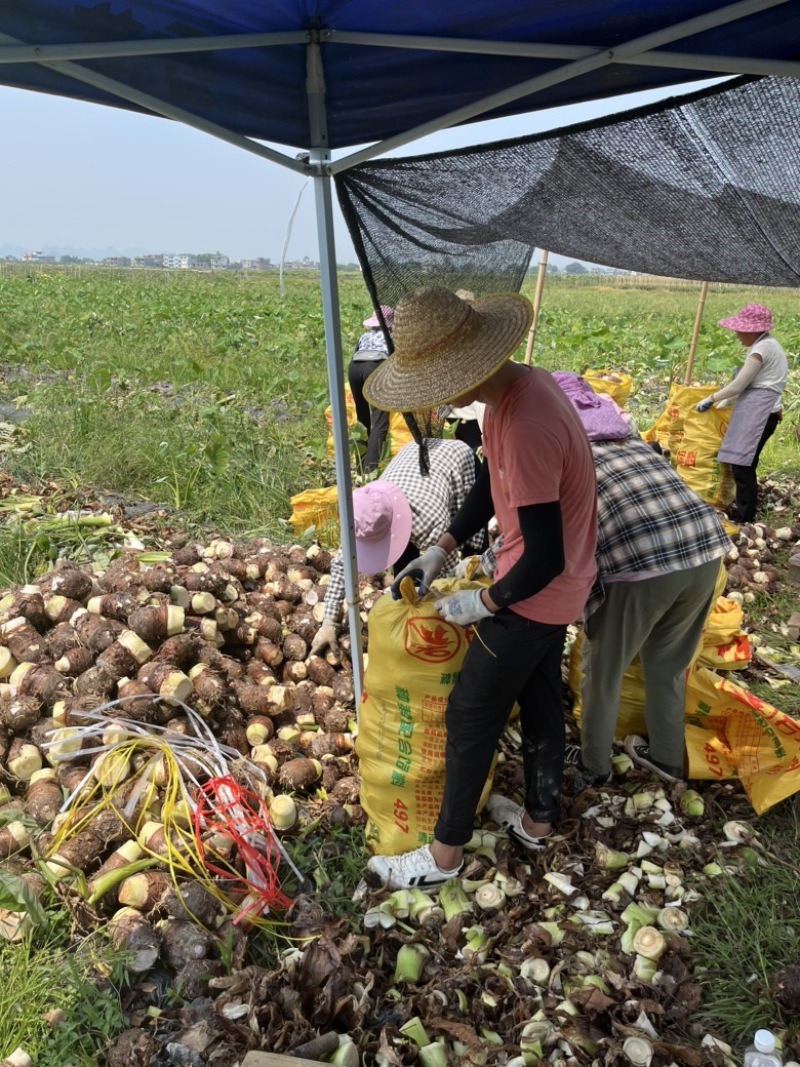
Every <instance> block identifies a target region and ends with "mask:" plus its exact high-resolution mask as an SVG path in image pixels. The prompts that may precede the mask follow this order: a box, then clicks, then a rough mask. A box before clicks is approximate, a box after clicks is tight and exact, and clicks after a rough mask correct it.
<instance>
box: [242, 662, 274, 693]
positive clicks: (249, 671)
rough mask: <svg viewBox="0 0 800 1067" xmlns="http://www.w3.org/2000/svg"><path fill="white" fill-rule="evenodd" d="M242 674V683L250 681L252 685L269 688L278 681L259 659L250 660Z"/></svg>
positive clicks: (270, 669)
mask: <svg viewBox="0 0 800 1067" xmlns="http://www.w3.org/2000/svg"><path fill="white" fill-rule="evenodd" d="M244 673H245V678H244V681H250V682H252V683H253V684H254V685H266V686H269V685H272V684H273V683H274V682H277V680H278V679H277V677H276V676H275V671H274V670H273V669H272V667H268V666H267V665H266V663H262V662H261V660H260V659H251V660H250V661H249V662H248V664H247V666H246V667H245V669H244Z"/></svg>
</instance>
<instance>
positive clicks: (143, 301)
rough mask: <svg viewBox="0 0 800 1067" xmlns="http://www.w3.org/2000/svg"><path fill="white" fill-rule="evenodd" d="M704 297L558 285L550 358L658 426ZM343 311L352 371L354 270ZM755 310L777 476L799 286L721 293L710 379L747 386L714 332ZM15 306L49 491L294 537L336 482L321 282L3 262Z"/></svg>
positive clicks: (795, 405) (36, 454)
mask: <svg viewBox="0 0 800 1067" xmlns="http://www.w3.org/2000/svg"><path fill="white" fill-rule="evenodd" d="M534 282H535V276H534V275H533V274H532V275H531V276H530V277H529V279H528V281H527V282H526V285H525V287H524V291H525V292H526V293H527V295H529V296H531V297H532V296H533V289H534ZM699 288H700V287H699V285H694V284H688V283H673V284H668V283H665V282H663V281H661V280H658V279H648V278H614V277H589V276H572V277H569V276H561V277H559V276H548V278H547V280H546V285H545V288H544V294H543V300H542V307H541V316H540V321H539V326H538V331H537V335H536V344H535V349H534V354H533V355H534V361H535V362H537V363H539V364H541V365H542V366H544V367H546V368H548V369H550V370H556V369H564V370H582V369H584V368H586V367H593V368H606V369H610V370H616V371H625V372H627V373H628V374H630V375H631V376H632V378H633V381H634V389H633V393H632V397H631V400H630V402H629V407H630V408H631V410H632V411H633V412H634V413H635V415H636V417H637V419H638V421H639V423H640V425H641V426H642V427H644V426H646V425H649V424H650V422H652V421H653V419H654V418H655V416H656V415H657V414H658V413H659V411H660V410H661V408H662V407H663V403H664V400H665V398H666V395H667V391H668V388H669V385H670V382H671V381H672V380H673V379H676V380H683V376H684V373H685V368H686V359H687V355H688V350H689V343H690V338H691V335H692V328H693V325H694V321H695V315H696V311H697V303H698V295H699ZM340 300H341V318H342V346H343V358H344V361H345V363H346V362H347V360H348V359H349V355H350V352H351V351H352V347H353V345H354V343H355V340H356V338H357V337H358V335H359V333H360V331H361V320H362V319H363V318H364V317H365V316H366V315H367V314H368V313H369V312H370V307H369V303H368V299H367V296H366V290H365V288H364V285H363V282H362V281H361V278H360V275H358V274H356V273H349V274H342V276H341V278H340ZM751 300H759V301H763V302H766V303H768V304H769V306H770V307H772V309H773V311H774V314H775V316H776V320H777V323H778V329H777V331H776V333H777V336H778V337H779V338H780V340H781V341H782V342H783V344H784V346H785V347H786V349H787V351H788V352H789V354H790V362H791V365H792V366H793V368H794V370H793V373H792V379H791V383H790V387H789V390H788V392H787V396H786V409H787V418H786V419H785V420H784V422H783V424H782V427H781V428H780V431H779V433H778V434H776V436H775V438H774V439H773V441H772V442H771V443H770V444H769V446H768V447H767V450H766V452H765V455H764V458H763V460H762V468H761V469H762V471H769V470H770V469H778V468H780V469H784V468H789V469H792V470H795V469H797V468H798V466H800V453H799V452H798V442H797V439H796V437H795V433H794V424H795V422H796V419H797V417H798V415H800V384H799V379H798V370H797V365H798V353H800V314H798V311H797V306H796V305H797V294H796V293H795V292H794V291H787V290H769V291H768V290H748V289H740V288H733V287H728V286H712V287H711V290H710V292H709V295H708V299H707V302H706V307H705V315H704V320H703V326H702V329H701V332H700V336H699V341H698V345H697V351H696V359H695V366H694V375H695V377H696V378H698V379H699V380H704V381H705V380H708V381H711V380H716V381H720V382H723V381H726V380H727V379H728V378H729V377H730V376H731V374H732V372H733V369H734V367H735V365H736V363H737V361H738V360H739V359H740V357H741V349H740V348H739V346H738V345H737V343H736V341H735V339H734V337H733V335H732V334H731V333H730V332H728V331H726V330H722V329H720V328H718V327H717V326H716V325H715V323H716V320H717V319H718V318H720V317H722V316H723V315H728V314H731V313H732V312H733V311H735V310H736V309H737V308H738V307H739V306H741V305H742V304H744V303H747V302H748V301H751ZM0 308H1V309H2V316H1V317H0V404H2V410H3V412H4V414H3V418H4V419H5V423H6V425H5V426H4V431H3V433H4V436H3V450H4V467H5V470H6V472H7V473H9V474H10V475H12V476H13V477H14V478H16V479H17V480H20V481H23V482H26V483H28V484H30V485H31V486H32V487H33V488H34V490H35V489H36V487H37V485H39V484H41V483H42V482H45V481H54V482H57V483H58V484H59V486H60V487H61V488H62V490H68V489H69V487H70V486H73V487H75V488H78V487H87V486H91V487H94V488H97V489H100V490H103V491H106V492H113V493H116V494H119V495H121V496H122V497H123V498H125V499H126V500H131V499H135V500H146V501H150V502H153V503H157V504H161V505H164V506H165V507H168V508H169V509H171V511H172V513H173V514H177V515H179V516H180V518H181V521H182V522H184V523H186V524H195V523H196V524H199V525H202V526H204V527H209V526H211V527H213V528H214V529H216V530H218V531H220V532H224V533H228V534H232V535H233V534H245V533H251V532H258V533H265V534H267V535H269V536H272V537H275V538H282V539H285V538H286V537H287V536H288V534H287V527H286V520H287V519H288V516H289V514H290V511H291V507H290V504H289V499H290V497H291V496H292V495H293V494H294V493H297V492H299V491H300V490H302V489H306V488H309V487H312V486H319V485H323V484H329V483H330V482H331V481H332V478H333V472H332V463H331V460H330V459H329V457H327V455H326V437H327V428H326V423H325V409H326V407H327V404H328V383H327V373H326V366H325V344H324V336H323V325H322V310H321V301H320V287H319V278H318V276H317V275H315V274H311V273H305V272H293V273H290V274H289V275H288V276H287V277H286V279H285V294H284V295H282V294H281V292H280V288H279V279H278V276H277V274H276V273H264V274H257V273H250V274H243V273H225V272H217V273H203V274H200V273H194V272H191V273H190V272H180V271H171V272H168V271H151V272H148V271H140V272H135V271H115V270H109V269H102V268H87V267H81V268H65V269H59V268H50V269H47V268H37V269H28V268H26V267H22V266H18V267H14V266H8V265H4V266H3V268H2V273H0ZM522 352H523V348H522V347H521V349H520V353H519V355H520V356H521V355H522Z"/></svg>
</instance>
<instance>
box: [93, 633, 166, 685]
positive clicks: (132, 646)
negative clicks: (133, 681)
mask: <svg viewBox="0 0 800 1067" xmlns="http://www.w3.org/2000/svg"><path fill="white" fill-rule="evenodd" d="M152 654H153V650H152V649H151V648H150V646H149V645H148V644H146V643H145V642H144V641H142V639H141V637H139V636H138V635H137V634H135V633H134V632H133V630H124V631H123V632H122V633H121V634H120V635H119V637H118V638H117V640H116V641H115V642H114V644H113V645H109V647H108V648H107V649H106V650H105V651H104V652H101V653H100V655H99V656H98V657H97V664H96V666H98V667H102V668H103V670H105V671H107V672H108V673H109V674H110V675H111V676H112V677H113V678H114V679H119V678H126V677H127V678H129V677H130V676H131V675H133V674H135V673H136V671H137V670H138V669H139V667H141V666H142V664H143V663H146V662H147V660H149V659H150V657H151V656H152Z"/></svg>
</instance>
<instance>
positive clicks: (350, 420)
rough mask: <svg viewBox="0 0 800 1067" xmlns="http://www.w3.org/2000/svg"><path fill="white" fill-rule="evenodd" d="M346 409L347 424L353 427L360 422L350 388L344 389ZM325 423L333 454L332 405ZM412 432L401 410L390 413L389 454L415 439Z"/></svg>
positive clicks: (327, 446)
mask: <svg viewBox="0 0 800 1067" xmlns="http://www.w3.org/2000/svg"><path fill="white" fill-rule="evenodd" d="M344 401H345V410H346V411H347V425H348V426H350V427H352V426H355V425H356V423H357V422H358V419H357V418H356V405H355V401H354V400H353V394H352V393H351V392H350V390H349V389H345V391H344ZM325 423H326V425H327V427H328V439H327V442H326V445H325V447H326V450H327V453H328V455H329V456H332V455H333V413H332V409H331V408H330V407H328V408H326V409H325ZM413 440H414V438H413V437H412V436H411V432H410V430H409V429H408V426H407V425H406V420H405V419H404V418H403V416H402V414H401V413H400V412H399V411H392V412H390V414H389V433H388V437H387V441H388V445H389V455H390V456H396V455H397V453H398V452H399V451H400V449H401V448H402V447H403V445H407V444H408V442H409V441H413Z"/></svg>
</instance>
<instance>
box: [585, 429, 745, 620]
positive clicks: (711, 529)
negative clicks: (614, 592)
mask: <svg viewBox="0 0 800 1067" xmlns="http://www.w3.org/2000/svg"><path fill="white" fill-rule="evenodd" d="M592 452H593V453H594V464H595V470H596V471H597V492H598V509H597V518H598V532H597V567H598V582H597V583H596V584H595V587H594V589H593V590H592V593H591V596H590V597H589V603H588V604H587V605H586V615H587V616H588V615H590V614H591V613H592V612H593V611H594V610H595V609H596V608H597V607H598V606H599V605H600V603H601V602H602V600H603V595H604V594H603V585H602V583H603V579H607V580H608V579H612V578H614V577H620V576H623V575H625V576H630V575H634V574H668V573H671V572H673V571H683V570H689V569H690V568H691V567H699V566H700V565H701V564H703V563H708V562H709V561H710V560H712V559H719V558H721V557H722V556H724V555H726V554H727V552H728V551H729V550H730V548H731V540H730V538H729V537H728V535H727V534H726V533H725V530H724V529H723V527H722V523H721V522H720V520H719V518H718V517H717V514H716V512H715V511H714V509H713V508H711V507H709V505H708V504H706V503H705V502H704V501H702V500H701V499H700V497H699V496H698V495H697V494H696V493H695V492H693V491H692V490H691V489H690V488H689V487H688V486H687V485H686V484H685V483H684V482H683V480H682V479H681V477H680V475H679V474H677V473H676V472H675V471H674V470H673V469H672V467H671V466H670V464H669V463H668V461H667V460H665V459H662V458H661V457H659V456H657V455H656V453H654V452H653V450H652V448H651V447H650V446H649V445H648V444H646V443H645V442H644V441H642V440H641V439H639V438H637V437H628V438H627V439H626V440H623V441H593V442H592Z"/></svg>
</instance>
